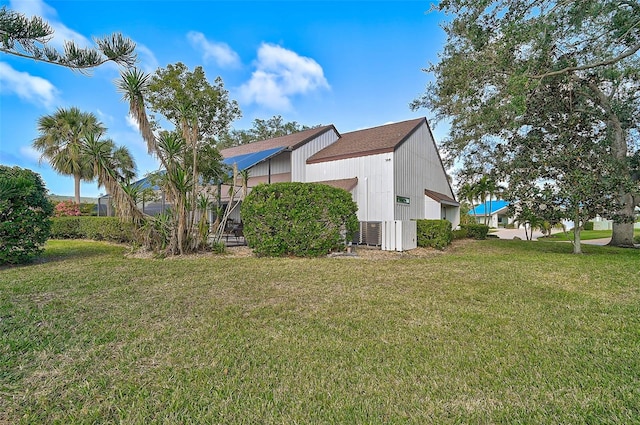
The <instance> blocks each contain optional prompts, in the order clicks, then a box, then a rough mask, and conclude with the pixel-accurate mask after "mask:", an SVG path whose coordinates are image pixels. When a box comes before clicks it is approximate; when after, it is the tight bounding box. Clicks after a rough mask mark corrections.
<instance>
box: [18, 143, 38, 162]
mask: <svg viewBox="0 0 640 425" xmlns="http://www.w3.org/2000/svg"><path fill="white" fill-rule="evenodd" d="M20 155H22V157H23V158H27V159H28V160H30V161H32V162H33V163H38V162H40V158H41V157H42V154H41V153H40V152H38V151H37V150H35V149H33V148H32V147H31V146H20Z"/></svg>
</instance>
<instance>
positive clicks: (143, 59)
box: [136, 43, 159, 73]
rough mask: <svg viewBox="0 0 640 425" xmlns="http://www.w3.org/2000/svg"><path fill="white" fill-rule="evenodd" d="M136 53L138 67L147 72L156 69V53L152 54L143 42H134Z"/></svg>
mask: <svg viewBox="0 0 640 425" xmlns="http://www.w3.org/2000/svg"><path fill="white" fill-rule="evenodd" d="M136 53H137V54H138V62H139V63H140V68H141V69H142V70H143V71H144V72H147V73H152V72H155V71H156V69H158V67H159V65H158V59H156V55H154V54H153V52H152V51H151V49H149V48H148V47H147V46H145V45H144V44H140V43H136Z"/></svg>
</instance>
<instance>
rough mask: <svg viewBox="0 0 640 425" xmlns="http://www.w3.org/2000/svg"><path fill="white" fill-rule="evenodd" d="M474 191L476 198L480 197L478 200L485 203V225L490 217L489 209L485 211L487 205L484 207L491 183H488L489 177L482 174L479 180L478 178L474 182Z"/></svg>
mask: <svg viewBox="0 0 640 425" xmlns="http://www.w3.org/2000/svg"><path fill="white" fill-rule="evenodd" d="M474 187H475V191H476V194H477V196H478V198H479V199H480V202H481V203H482V204H484V205H485V208H484V224H485V225H487V226H488V225H489V219H490V218H491V211H490V210H489V211H487V207H486V204H485V203H486V201H487V194H489V192H490V191H491V183H490V179H489V177H487V176H482V177H481V178H480V180H478V181H477V182H476V183H475V184H474ZM489 204H491V202H489Z"/></svg>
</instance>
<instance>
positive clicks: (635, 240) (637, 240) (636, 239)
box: [633, 235, 640, 244]
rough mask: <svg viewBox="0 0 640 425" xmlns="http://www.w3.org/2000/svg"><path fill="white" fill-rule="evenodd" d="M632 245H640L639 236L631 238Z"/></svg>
mask: <svg viewBox="0 0 640 425" xmlns="http://www.w3.org/2000/svg"><path fill="white" fill-rule="evenodd" d="M633 243H634V244H640V235H638V236H634V237H633Z"/></svg>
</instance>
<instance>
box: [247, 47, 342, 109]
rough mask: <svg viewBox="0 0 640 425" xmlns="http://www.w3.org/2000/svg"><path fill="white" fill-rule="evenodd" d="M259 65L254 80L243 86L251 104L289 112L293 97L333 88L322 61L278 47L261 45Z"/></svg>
mask: <svg viewBox="0 0 640 425" xmlns="http://www.w3.org/2000/svg"><path fill="white" fill-rule="evenodd" d="M255 64H256V70H255V71H254V72H253V74H252V75H251V79H250V80H249V81H248V82H247V83H245V84H243V85H242V86H241V87H240V96H241V98H242V99H243V100H244V101H245V102H247V103H252V102H255V103H257V104H260V105H263V106H267V107H270V108H273V109H289V108H290V106H291V100H290V98H291V97H292V96H294V95H297V94H305V93H308V92H311V91H313V90H317V89H322V88H326V89H328V88H329V83H328V82H327V80H326V79H325V77H324V72H323V70H322V67H321V66H320V65H319V64H318V62H316V61H315V60H313V59H311V58H307V57H304V56H300V55H298V54H297V53H295V52H293V51H291V50H287V49H285V48H283V47H280V46H277V45H274V44H269V43H263V44H262V45H261V46H260V48H259V49H258V59H257V60H256V63H255Z"/></svg>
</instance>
